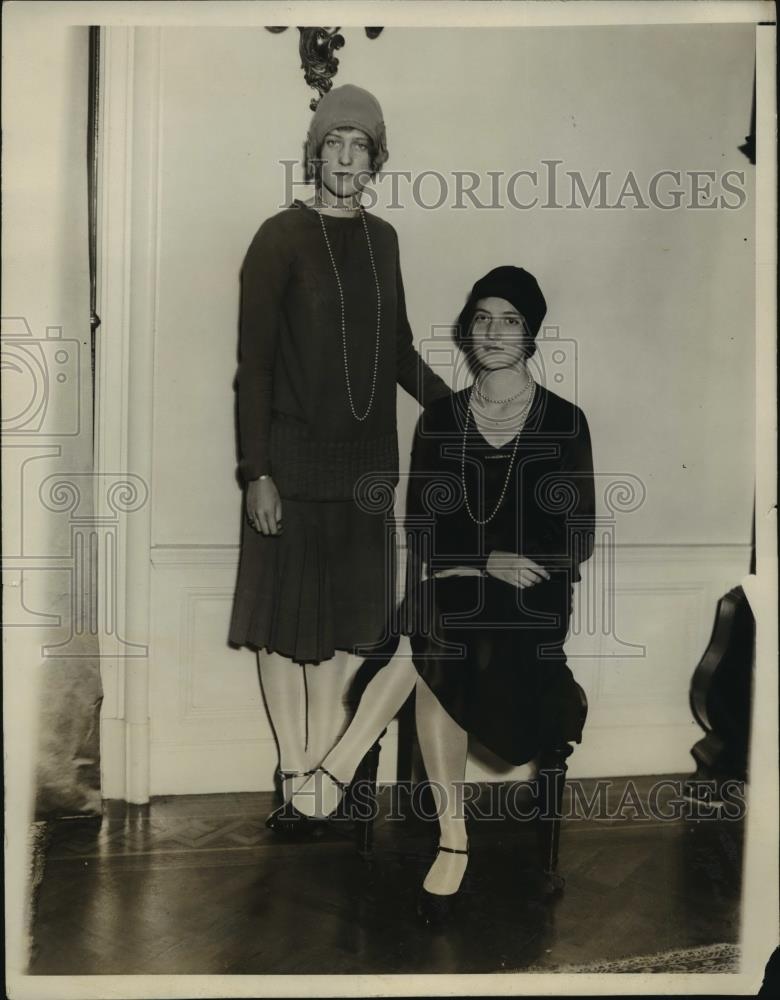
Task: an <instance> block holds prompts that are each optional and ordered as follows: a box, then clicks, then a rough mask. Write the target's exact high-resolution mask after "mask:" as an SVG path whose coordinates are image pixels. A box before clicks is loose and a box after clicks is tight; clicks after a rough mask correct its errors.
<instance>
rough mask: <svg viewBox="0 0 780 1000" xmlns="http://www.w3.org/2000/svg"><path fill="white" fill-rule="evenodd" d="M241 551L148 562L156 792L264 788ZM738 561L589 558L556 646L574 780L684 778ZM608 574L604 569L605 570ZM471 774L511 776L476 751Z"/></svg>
mask: <svg viewBox="0 0 780 1000" xmlns="http://www.w3.org/2000/svg"><path fill="white" fill-rule="evenodd" d="M237 560H238V550H237V549H236V548H235V547H232V546H224V547H220V546H213V547H208V546H202V547H188V546H181V547H175V546H174V547H165V548H158V549H155V550H154V557H153V566H154V568H153V611H152V614H153V629H152V635H153V637H154V638H153V646H152V660H153V663H152V675H151V685H152V699H151V704H152V791H153V793H154V794H163V793H176V792H178V793H184V792H207V791H224V792H229V791H254V790H267V789H270V788H271V782H272V774H273V768H274V766H275V763H276V747H275V742H274V738H273V733H272V730H271V727H270V724H269V722H268V718H267V715H266V713H265V710H264V707H263V703H262V699H261V695H260V688H259V682H258V678H257V668H256V660H255V657H254V655H253V654H252V653H251V652H249V651H248V650H236V649H233V648H232V647H230V646H228V645H227V630H228V624H229V617H230V610H231V605H232V597H233V587H234V583H235V574H236V567H237ZM747 565H748V550H747V547H746V546H684V547H683V546H665V547H649V546H648V547H641V546H636V547H628V548H624V549H617V550H616V551H615V554H614V559H613V560H610V559H606V558H601V554H600V553H597V555H596V557H594V566H593V567H591V568H589V572H588V573H585V574H583V577H584V578H583V582H582V583H581V584H580V585H579V588H578V592H577V598H576V600H575V613H574V616H573V619H572V628H571V633H570V636H569V639H568V641H567V644H566V650H567V654H568V657H569V664H570V666H571V669H572V672H573V673H574V676H575V678H576V679H577V681H578V682H579V683H580V684H581V685H582V687H583V688H584V689H585V692H586V694H587V697H588V703H589V715H588V723H587V726H586V729H585V733H584V738H583V742H582V744H581V745H580V746H578V747H576V748H575V752H574V755H573V756H572V757H571V758H570V762H569V773H570V775H572V776H573V777H608V776H618V775H627V774H657V773H676V772H688V771H691V770H692V768H693V761H692V758H691V756H690V749H691V747H692V746H693V744H694V743H695V742H696V741H697V740H698V739H699V738H700V737H701V735H702V733H701V730H700V729H699V727H698V726H697V725H696V723H695V722H694V720H693V718H692V716H691V713H690V708H689V705H688V688H689V685H690V679H691V676H692V674H693V671H694V669H695V667H696V664H697V663H698V661H699V659H700V657H701V655H702V653H703V652H704V649H705V648H706V645H707V642H708V640H709V636H710V632H711V629H712V624H713V620H714V615H715V608H716V603H717V600H718V598H719V597H720V596H721V595H722V594H723V593H725V592H726V591H727V590H729V589H730V588H731V587H733V586H735V585H737V584H738V583H739V582H740V580H741V579H742V577H743V576H744V574H745V571H746V567H747ZM605 567H606V568H605ZM396 746H397V730H396V726H395V724H392V725H391V726H390V727H389V730H388V733H387V734H386V736H385V737H384V739H383V752H382V757H381V760H380V772H379V777H380V780H381V781H392V780H394V779H395V756H396ZM472 751H473V752H472V753H471V755H470V758H469V764H468V769H467V778H468V779H469V780H507V779H521V778H524V777H527V776H528V775H529V774H530V773H531V769H530V766H524V767H520V768H512V767H509V766H507V765H505V764H503V763H502V762H501V761H499V760H497V759H495V758H492V757H491V755H490V754H488V753H486V752H485V751H483V750H482V749H480V748H478V747H476V746H475V747H473V748H472Z"/></svg>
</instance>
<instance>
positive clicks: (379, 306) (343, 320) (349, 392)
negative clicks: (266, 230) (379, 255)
mask: <svg viewBox="0 0 780 1000" xmlns="http://www.w3.org/2000/svg"><path fill="white" fill-rule="evenodd" d="M358 212H359V214H360V219H361V221H362V223H363V232H364V233H365V234H366V243H367V244H368V259H369V261H370V262H371V272H372V274H373V275H374V285H375V286H376V346H375V348H374V373H373V375H372V376H371V394H370V395H369V397H368V406H367V407H366V411H365V413H363V414H362V415H361V414H359V413H358V412H357V410H356V409H355V402H354V400H353V398H352V383H351V382H350V378H349V360H348V358H347V323H346V318H345V310H344V290H343V288H342V287H341V278H340V277H339V271H338V268H337V267H336V258H335V257H334V256H333V248H332V247H331V245H330V240H329V239H328V231H327V229H326V228H325V220H324V219H323V217H322V212H320V211H319V210H317V217H318V218H319V220H320V226H321V228H322V235H323V236H324V237H325V246H326V247H327V248H328V256H329V257H330V265H331V267H332V268H333V274H334V276H335V278H336V287H337V288H338V290H339V303H340V305H341V347H342V353H343V359H344V378H345V379H346V383H347V397H348V399H349V408H350V409H351V410H352V416H353V417H354V418H355V420H361V421H362V420H365V419H366V417H367V416H368V414H369V413H370V412H371V407H372V406H373V404H374V393H375V392H376V376H377V371H378V370H379V331H380V328H381V325H382V295H381V292H380V290H379V277H378V276H377V273H376V264H375V263H374V248H373V247H372V246H371V237H370V236H369V235H368V223H367V222H366V213H365V210H364V209H363V206H362V205H359V206H358Z"/></svg>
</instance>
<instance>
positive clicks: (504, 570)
mask: <svg viewBox="0 0 780 1000" xmlns="http://www.w3.org/2000/svg"><path fill="white" fill-rule="evenodd" d="M546 309H547V306H546V302H545V300H544V297H543V295H542V293H541V290H540V288H539V285H538V284H537V282H536V279H535V278H534V277H533V276H532V275H531V274H529V273H528V272H527V271H524V270H523V269H522V268H517V267H499V268H496V269H495V270H493V271H491V272H490V273H489V274H487V275H486V276H485V277H484V278H481V279H480V280H479V281H478V282H477V283H476V284H475V285H474V288H473V289H472V292H471V295H470V296H469V298H468V301H467V302H466V305H465V307H464V309H463V311H462V313H461V315H460V317H459V320H458V326H457V335H458V338H459V343H460V347H461V348H462V349H463V350H464V351H465V353H466V356H467V359H468V361H469V363H470V365H471V367H472V370H473V371H474V374H475V381H474V383H473V385H472V386H471V387H470V388H468V389H466V390H464V391H461V392H459V393H456V394H454V395H453V396H451V397H447V398H445V399H442V400H438V401H436V402H434V403H433V404H431V405H430V406H428V407H427V409H426V410H425V411H424V413H423V415H422V416H421V418H420V421H419V423H418V425H417V429H416V432H415V440H414V446H413V452H412V465H411V470H410V485H409V493H408V502H407V537H408V538H409V539H410V558H409V563H408V586H407V615H408V618H407V622H406V627H405V631H408V632H409V633H410V637H411V645H412V652H413V657H414V663H415V666H416V668H417V672H418V680H417V687H416V706H417V707H416V712H417V732H418V738H419V743H420V749H421V752H422V756H423V760H424V763H425V767H426V770H427V773H428V778H429V780H430V781H431V783H432V788H433V789H434V790H435V791H437V793H438V794H439V795H441V797H442V799H443V801H440V802H439V803H438V809H439V825H440V841H439V850H438V852H437V855H436V858H435V860H434V863H433V866H432V867H431V869H430V870H429V872H428V874H427V877H426V879H425V882H424V885H423V889H422V892H421V894H420V897H419V904H418V912H419V913H420V915H421V916H422V917H423V919H424V920H425V921H426V922H429V923H436V922H441V921H442V920H443V919H444V918H446V916H447V915H448V914H449V912H450V910H451V905H452V902H453V900H454V898H455V896H456V894H457V892H458V890H459V888H460V885H461V880H462V878H463V875H464V873H465V869H466V864H467V860H468V841H467V836H466V827H465V819H464V816H463V815H462V813H463V806H462V802H463V797H462V794H461V793H460V791H459V786H461V785H462V783H463V782H464V780H465V770H466V752H467V741H468V734H469V733H472V734H473V735H474V736H475V737H476V738H477V739H478V740H479V741H480V742H481V743H482V744H483V745H484V746H486V747H487V748H488V749H490V750H492V751H493V752H494V753H496V754H498V755H499V756H500V757H502V758H503V759H504V760H506V761H508V762H509V763H511V764H523V763H526V762H527V761H529V760H531V759H532V758H534V757H535V756H536V755H537V753H538V752H539V750H540V749H541V748H542V747H543V746H551V745H555V744H557V743H560V742H562V741H568V740H572V739H578V738H579V736H580V728H581V723H580V721H579V719H580V715H579V699H578V697H577V689H576V686H575V683H574V678H573V676H572V673H571V671H570V670H569V667H568V666H567V663H566V655H565V652H564V649H563V643H564V641H565V639H566V635H567V632H568V627H569V615H570V613H571V603H572V592H573V585H574V583H576V582H577V581H578V580H579V579H580V574H579V565H580V563H581V562H583V561H584V560H586V559H588V558H589V556H590V555H591V552H592V549H593V533H594V485H593V463H592V457H591V445H590V435H589V431H588V424H587V421H586V419H585V416H584V414H583V413H582V411H581V410H580V409H579V408H578V407H577V406H575V405H573V404H572V403H569V402H566V401H565V400H564V399H561V398H560V397H559V396H556V395H555V394H554V393H552V392H550V391H549V390H547V389H544V388H542V387H541V386H540V385H537V384H536V383H535V382H534V380H533V378H532V376H531V374H530V372H529V370H528V367H527V364H528V360H529V358H530V357H531V356H532V355H533V353H534V351H535V343H534V338H535V337H536V334H537V333H538V331H539V328H540V326H541V322H542V319H543V318H544V315H545V312H546Z"/></svg>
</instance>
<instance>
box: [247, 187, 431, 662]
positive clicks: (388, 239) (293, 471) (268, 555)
mask: <svg viewBox="0 0 780 1000" xmlns="http://www.w3.org/2000/svg"><path fill="white" fill-rule="evenodd" d="M323 219H324V223H325V226H326V229H327V234H328V240H329V242H330V245H331V247H332V250H333V255H334V258H335V261H336V265H337V268H338V273H339V278H340V281H341V285H342V289H343V295H344V305H345V315H346V346H347V359H348V367H349V376H350V383H351V387H352V396H353V400H354V405H355V409H356V411H357V412H358V414H361V415H362V414H363V413H364V412H365V410H366V407H367V404H368V400H369V396H370V391H371V378H372V374H373V371H374V363H375V348H376V318H377V293H376V285H375V281H374V275H373V272H372V269H371V263H370V258H369V251H368V245H367V242H366V236H365V232H364V229H363V223H362V220H361V219H360V217H359V216H352V217H350V216H344V217H334V216H324V217H323ZM366 221H367V225H368V230H369V235H370V239H371V245H372V248H373V255H374V263H375V267H376V271H377V277H378V280H379V286H380V294H381V327H380V339H379V354H378V362H377V371H376V388H375V395H374V399H373V404H372V407H371V409H370V412H369V414H368V417H367V418H366V419H365V420H363V421H359V420H356V419H355V417H354V416H353V414H352V411H351V410H350V406H349V397H348V395H347V388H346V375H345V363H344V349H343V343H342V330H341V309H340V303H339V297H338V286H337V284H336V278H335V276H334V273H333V268H332V265H331V261H330V258H329V256H328V250H327V245H326V243H325V240H324V237H323V234H322V230H321V227H320V219H319V216H318V213H317V212H316V211H314V210H313V209H311V208H307V207H306V206H305V205H303V204H302V203H301V202H296V203H295V204H294V205H293V206H292V207H291V208H288V209H285V210H284V211H282V212H279V213H278V214H276V215H274V216H273V217H271V218H270V219H268V220H267V221H266V222H265V223H263V225H262V226H261V227H260V229H259V230H258V232H257V234H256V235H255V238H254V239H253V241H252V244H251V246H250V247H249V250H248V252H247V255H246V258H245V261H244V266H243V269H242V275H241V279H242V280H241V335H240V358H239V368H238V423H239V439H240V450H241V461H240V470H241V473H242V477H243V479H244V481H245V482H249V481H251V480H253V479H256V478H257V477H258V476H260V475H262V474H264V473H268V474H270V475H272V476H273V479H274V482H275V484H276V486H277V488H278V490H279V493H280V496H281V500H282V521H283V532H282V534H281V535H279V536H266V535H262V534H260V533H259V532H257V531H255V530H254V528H252V527H251V525H250V524H249V523H248V521H247V519H246V517H244V518H243V519H242V521H243V528H242V536H241V555H240V562H239V569H238V578H237V582H236V592H235V600H234V604H233V612H232V617H231V622H230V631H229V640H230V642H231V643H232V644H234V645H239V646H240V645H247V646H250V647H253V648H257V649H262V648H265V649H268V650H270V651H273V652H278V653H281V654H283V655H284V656H287V657H289V658H291V659H292V660H295V661H297V662H299V663H318V662H320V661H322V660H326V659H329V658H330V657H331V656H333V654H334V652H335V650H336V649H346V650H355V649H356V648H357V647H360V646H362V645H370V644H372V643H376V642H377V641H378V640H379V639H381V638H382V636H383V635H384V633H385V631H386V629H387V623H388V616H389V615H391V614H392V612H393V611H394V610H395V604H396V582H395V581H396V570H395V551H394V548H393V547H391V546H389V545H388V539H389V538H390V528H391V526H392V514H393V499H394V498H393V491H394V488H395V486H396V484H397V482H398V438H397V425H396V384H397V383H399V384H400V385H401V386H402V387H403V388H404V389H406V390H407V391H408V392H410V393H411V394H412V395H413V396H415V398H417V399H419V400H420V401H421V402H422V403H424V404H427V403H430V402H431V401H433V400H436V399H437V398H441V397H443V396H445V395H447V396H448V395H449V394H450V390H449V388H448V387H447V385H446V384H445V383H444V382H443V381H442V380H441V379H440V378H439V377H438V376H437V375H435V374H434V373H433V372H432V371H431V370H430V369H429V368H428V366H427V365H425V364H424V363H423V362H422V359H421V358H420V356H419V354H418V353H417V351H416V350H415V348H414V344H413V340H412V331H411V329H410V327H409V323H408V320H407V316H406V306H405V301H404V290H403V283H402V280H401V271H400V265H399V255H398V240H397V236H396V233H395V230H394V229H393V227H392V226H391V225H390V224H389V223H387V222H385V221H384V220H382V219H380V218H378V217H376V216H373V215H370V214H367V215H366ZM356 490H357V492H358V494H359V496H360V497H361V498H362V499H361V501H360V502H356Z"/></svg>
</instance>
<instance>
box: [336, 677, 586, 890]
mask: <svg viewBox="0 0 780 1000" xmlns="http://www.w3.org/2000/svg"><path fill="white" fill-rule="evenodd" d="M361 669H362V668H361ZM372 675H373V674H372ZM363 686H364V685H363ZM577 691H578V694H579V700H580V713H581V714H580V721H581V728H582V729H584V727H585V721H586V719H587V715H588V699H587V697H586V695H585V692H584V690H583V689H582V687H580V685H579V684H577ZM398 722H399V726H398V772H397V780H398V781H399V782H404V783H406V784H405V787H408V788H411V785H412V762H413V757H414V744H415V725H414V696H411V697H410V698H409V699H408V700H407V702H406V704H405V705H404V706H403V708H402V709H401V711H400V713H399V715H398ZM385 732H386V730H385ZM384 735H385V733H384V732H383V733H382V734H381V735H380V737H379V739H377V741H376V742H375V743H374V745H373V746H372V747H371V749H370V750H369V751H368V752H367V753H366V755H365V756H364V758H363V760H362V762H361V764H360V767H359V768H358V770H357V772H356V774H355V784H356V785H358V783H359V785H360V790H361V791H360V799H359V804H358V805H357V808H355V809H354V810H353V813H352V815H353V820H354V823H355V846H356V848H357V851H358V854H359V855H360V856H361V857H362V858H364V859H369V858H370V857H371V856H372V854H373V846H374V820H375V819H376V816H377V814H378V811H379V810H378V801H377V771H378V767H379V754H380V751H381V740H382V737H383V736H384ZM576 742H580V741H579V740H578V741H576ZM573 752H574V747H573V746H572V743H571V742H564V743H560V744H557V745H555V746H550V747H545V748H543V749H542V751H541V752H540V754H539V756H538V758H537V771H536V777H535V779H534V794H535V797H536V805H537V806H538V810H539V812H538V819H537V832H538V845H539V854H540V862H541V867H542V873H543V876H544V891H545V892H548V893H554V892H559V891H561V890H562V889H563V887H564V885H565V879H564V878H563V877H562V876H561V875H559V874H558V852H559V845H560V837H561V810H562V806H563V794H564V788H565V785H566V772H567V770H568V764H567V761H568V758H569V757H570V756H571V755H572V753H573Z"/></svg>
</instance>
